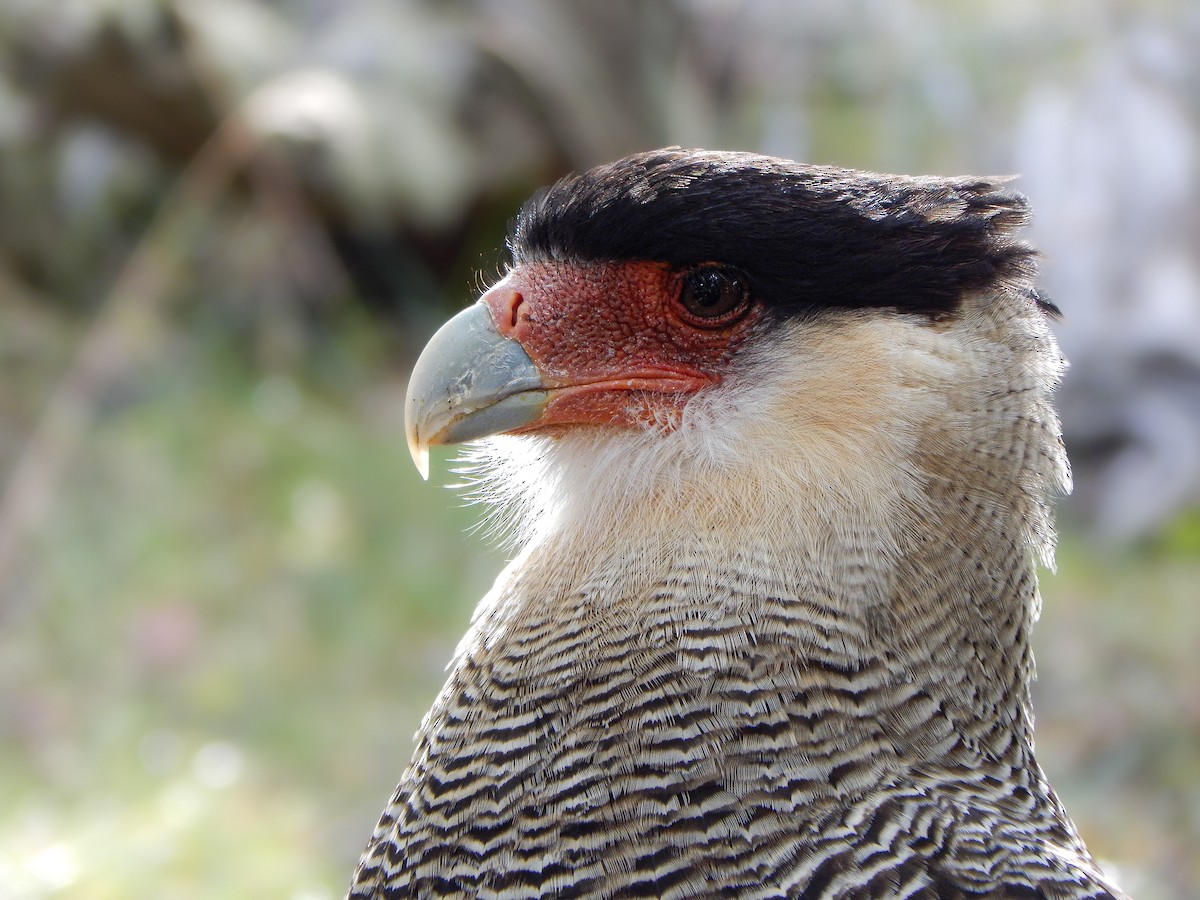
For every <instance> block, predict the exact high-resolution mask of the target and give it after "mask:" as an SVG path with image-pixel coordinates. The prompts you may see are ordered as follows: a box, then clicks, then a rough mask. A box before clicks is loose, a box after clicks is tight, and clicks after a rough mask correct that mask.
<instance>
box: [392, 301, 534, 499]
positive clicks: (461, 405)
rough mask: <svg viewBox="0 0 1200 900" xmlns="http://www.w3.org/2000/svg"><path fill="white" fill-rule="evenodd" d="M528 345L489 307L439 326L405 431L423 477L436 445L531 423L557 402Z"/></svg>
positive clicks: (412, 382)
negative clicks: (505, 330) (499, 326)
mask: <svg viewBox="0 0 1200 900" xmlns="http://www.w3.org/2000/svg"><path fill="white" fill-rule="evenodd" d="M549 390H550V389H549V387H548V386H547V385H546V383H545V380H544V379H543V377H542V374H541V372H539V371H538V369H537V366H535V365H534V363H533V360H532V359H530V358H529V354H528V353H526V352H525V348H524V347H522V346H521V345H520V344H519V343H517V342H516V341H514V340H511V339H509V338H506V337H504V336H503V335H501V334H500V333H499V332H498V331H497V330H496V327H495V325H494V323H493V322H492V314H491V311H490V310H489V309H488V307H487V305H486V304H484V303H482V302H480V303H476V304H475V305H474V306H471V307H468V308H467V309H464V310H463V311H462V312H460V313H459V314H458V315H456V316H455V317H454V318H453V319H451V320H450V321H449V322H447V323H446V324H445V325H443V326H442V327H441V328H440V329H438V331H437V333H436V334H434V336H433V337H432V338H430V340H429V343H428V344H426V345H425V349H424V350H422V351H421V355H420V357H418V359H417V363H416V365H415V366H413V371H412V376H411V378H410V379H409V382H408V396H407V398H406V399H405V402H404V430H405V434H406V436H407V437H408V451H409V453H411V454H412V458H413V462H414V463H416V466H417V471H419V472H420V473H421V477H422V478H424V479H426V480H428V479H429V447H430V445H431V444H457V443H459V442H461V441H470V440H474V439H475V438H481V437H486V436H488V435H490V434H500V433H502V432H506V431H512V430H514V429H516V428H520V427H521V426H522V425H528V424H530V423H531V422H534V421H536V420H537V419H538V418H539V417H541V415H542V413H543V412H544V411H545V409H546V405H547V404H548V403H549V402H550V393H549Z"/></svg>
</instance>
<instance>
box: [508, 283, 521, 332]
mask: <svg viewBox="0 0 1200 900" xmlns="http://www.w3.org/2000/svg"><path fill="white" fill-rule="evenodd" d="M524 305H525V298H524V297H523V296H522V295H521V292H520V291H513V292H512V293H511V294H510V295H509V297H508V327H509V328H516V327H517V322H518V321H520V318H521V307H522V306H524Z"/></svg>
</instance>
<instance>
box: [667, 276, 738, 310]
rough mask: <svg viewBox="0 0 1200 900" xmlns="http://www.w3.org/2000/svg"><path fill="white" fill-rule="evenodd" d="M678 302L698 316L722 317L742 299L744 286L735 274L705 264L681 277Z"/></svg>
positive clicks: (735, 307)
mask: <svg viewBox="0 0 1200 900" xmlns="http://www.w3.org/2000/svg"><path fill="white" fill-rule="evenodd" d="M679 299H680V302H681V303H682V304H683V307H684V309H686V310H687V311H688V312H689V313H691V314H692V315H694V316H698V317H699V318H702V319H717V318H722V317H725V316H727V315H729V314H730V313H732V312H734V311H736V310H738V309H739V308H740V307H741V306H742V305H743V304H744V303H745V300H746V287H745V285H744V284H743V283H742V280H741V278H740V277H739V276H738V274H737V273H735V272H731V271H729V270H728V269H723V268H718V267H715V266H709V267H705V268H701V269H695V270H693V271H691V272H689V273H688V274H687V275H686V276H685V277H684V280H683V290H682V292H681V294H680V298H679Z"/></svg>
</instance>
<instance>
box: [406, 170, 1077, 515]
mask: <svg viewBox="0 0 1200 900" xmlns="http://www.w3.org/2000/svg"><path fill="white" fill-rule="evenodd" d="M1026 216H1027V209H1026V206H1025V203H1024V200H1023V199H1022V198H1021V197H1020V196H1019V195H1016V194H1013V193H1011V192H1008V191H1005V190H1003V189H1002V188H1001V187H1000V186H999V185H998V182H997V180H995V179H981V178H915V177H903V176H890V175H877V174H869V173H862V172H855V171H851V170H845V169H838V168H833V167H825V166H809V165H803V164H798V163H795V162H790V161H786V160H780V159H775V158H771V157H765V156H759V155H754V154H748V153H733V152H709V151H694V150H683V149H679V148H670V149H665V150H658V151H652V152H647V153H642V154H637V155H634V156H630V157H627V158H625V159H622V160H619V161H617V162H614V163H611V164H608V165H604V166H600V167H598V168H595V169H592V170H590V171H588V172H585V173H583V174H581V175H574V176H570V177H568V178H565V179H563V180H561V181H559V182H558V183H557V184H555V185H553V186H552V187H550V188H549V189H547V190H544V191H543V192H541V193H539V194H537V195H535V196H534V197H533V198H532V199H531V200H529V201H528V202H527V203H526V204H525V206H524V207H523V208H522V209H521V211H520V213H519V215H518V216H517V218H516V221H515V224H514V226H513V229H512V232H511V234H510V237H509V249H510V252H511V255H512V265H511V267H510V269H509V270H508V272H507V274H506V275H505V276H504V277H503V278H502V279H501V280H500V281H499V282H498V283H496V284H495V285H494V286H492V287H491V288H490V289H489V290H488V291H487V292H486V293H484V295H483V296H482V297H481V298H480V299H479V301H478V302H477V303H476V304H475V305H473V306H471V307H470V308H468V309H466V310H464V311H463V312H461V313H459V314H458V315H457V316H456V317H454V318H453V319H451V320H450V321H449V322H448V323H447V324H446V325H445V326H444V327H443V328H442V329H441V330H440V331H439V332H438V333H437V334H436V335H435V336H434V337H433V338H432V339H431V341H430V342H429V344H428V346H427V347H426V349H425V350H424V352H423V353H422V354H421V357H420V358H419V360H418V362H417V364H416V366H415V368H414V370H413V374H412V378H411V381H410V385H409V393H408V399H407V405H406V416H405V418H406V428H407V434H408V441H409V447H410V450H411V452H412V455H413V458H414V460H415V461H416V463H417V466H418V468H419V469H420V470H421V472H422V475H424V476H427V473H428V447H429V445H431V444H444V443H457V442H462V441H471V440H474V439H477V438H482V437H487V436H492V435H519V436H524V437H525V438H526V439H527V440H526V442H525V443H526V446H534V447H536V448H537V449H536V453H535V454H534V456H533V457H532V459H534V460H535V462H537V463H538V464H544V463H545V461H546V459H548V458H551V457H556V458H557V459H558V461H559V463H562V461H563V460H564V459H567V458H568V457H569V459H570V460H571V462H570V463H569V464H565V463H564V465H568V466H569V467H570V468H572V473H571V474H570V476H564V475H562V474H561V473H560V476H559V477H558V479H557V481H558V483H559V484H561V483H563V482H564V481H572V482H573V483H575V484H579V483H582V482H588V481H589V479H590V483H591V484H592V495H593V499H594V500H595V501H596V502H601V501H602V500H603V498H604V497H605V496H609V497H611V496H618V495H620V496H626V495H631V494H633V495H636V494H639V493H643V492H645V491H646V490H660V489H662V488H663V485H664V484H667V483H669V484H673V485H676V486H678V485H680V484H682V483H685V482H686V483H687V484H689V485H691V486H692V487H695V486H696V485H697V484H700V485H701V486H703V485H705V484H716V483H722V482H723V479H722V473H725V472H729V471H736V472H737V478H736V479H734V480H733V481H731V482H729V484H732V485H733V487H729V486H728V484H727V486H726V489H725V493H723V494H713V493H712V492H711V491H709V492H707V493H705V491H703V490H702V491H701V492H700V494H701V495H702V496H703V497H704V498H705V501H704V502H705V503H706V504H708V505H712V504H713V503H715V504H717V505H718V506H721V507H723V508H726V509H728V508H730V507H737V506H739V505H740V506H742V507H744V508H745V514H746V515H747V516H751V517H753V516H756V515H757V516H761V515H762V512H763V506H762V502H761V501H762V497H763V495H764V492H765V493H766V494H771V495H776V494H779V493H780V491H784V492H786V491H787V490H791V489H794V488H796V487H797V486H801V487H803V486H805V485H807V486H809V487H810V488H811V489H812V490H814V491H818V492H821V493H823V494H824V495H825V496H827V497H829V496H831V497H835V498H836V497H839V496H840V497H846V498H857V500H856V501H855V502H858V503H860V504H861V503H864V502H867V503H875V504H881V506H880V508H879V509H877V510H875V513H872V514H878V515H880V516H884V517H887V516H890V515H892V514H893V513H894V512H895V507H896V506H897V505H898V504H899V505H906V506H910V507H911V506H913V505H914V504H919V502H920V500H919V496H918V495H919V494H920V484H919V482H921V481H922V480H923V479H927V478H928V477H930V475H929V472H928V471H925V470H924V469H922V468H921V467H922V465H924V466H925V469H928V468H929V466H933V467H934V468H938V467H941V468H942V469H943V470H945V471H943V472H941V475H942V476H945V477H953V475H954V473H953V472H950V471H949V469H952V468H954V467H955V466H958V465H961V457H963V455H964V454H965V455H967V456H970V453H971V451H972V450H973V449H979V448H982V447H984V445H986V444H988V443H989V442H990V441H992V440H993V438H994V437H995V435H989V434H986V433H985V432H987V431H988V430H989V429H990V430H992V431H997V432H1005V433H1004V434H1002V435H1001V436H1000V437H999V438H997V439H998V440H1001V441H1002V442H1003V443H1004V444H1005V446H1004V449H1003V454H1004V455H1006V456H1011V457H1012V464H1011V465H1010V466H1008V467H1007V468H1006V469H1005V471H1004V472H1003V473H1002V478H1007V479H1008V480H1010V481H1011V480H1018V481H1019V480H1020V479H1021V478H1022V477H1024V476H1023V474H1022V472H1023V469H1028V468H1029V467H1030V465H1031V461H1030V457H1029V455H1024V456H1022V455H1021V454H1016V455H1015V456H1013V455H1012V454H1010V453H1009V445H1010V444H1011V443H1012V441H1013V440H1014V438H1013V436H1012V435H1010V434H1008V433H1007V430H1008V425H1012V426H1013V427H1014V428H1019V427H1020V422H1021V421H1022V419H1023V418H1031V419H1033V420H1036V421H1037V422H1040V423H1042V424H1044V426H1045V427H1044V428H1043V431H1044V432H1045V434H1044V435H1043V437H1045V438H1046V439H1047V440H1048V441H1049V442H1050V444H1054V443H1055V442H1056V441H1057V422H1056V420H1055V419H1054V416H1053V413H1052V412H1051V411H1050V410H1049V407H1048V406H1046V405H1045V403H1046V396H1045V395H1046V393H1047V392H1048V391H1049V389H1050V387H1052V386H1053V384H1054V382H1055V381H1056V380H1057V378H1058V374H1059V371H1060V369H1061V361H1060V360H1059V358H1058V354H1057V351H1056V349H1055V347H1054V344H1053V339H1052V338H1051V337H1050V334H1049V331H1048V329H1047V327H1046V325H1045V323H1044V321H1043V320H1044V318H1045V313H1047V312H1053V311H1054V310H1053V307H1052V306H1050V305H1049V304H1048V303H1046V302H1045V301H1043V300H1042V299H1041V298H1040V297H1039V296H1038V294H1037V293H1036V292H1035V290H1034V289H1033V287H1032V276H1033V273H1034V270H1035V253H1034V251H1033V249H1032V248H1031V247H1030V246H1029V245H1027V244H1025V243H1023V242H1022V241H1020V240H1019V239H1018V238H1017V237H1016V235H1015V232H1016V231H1017V229H1018V228H1019V226H1020V225H1022V224H1023V223H1024V221H1025V219H1026ZM1013 396H1018V397H1020V396H1025V399H1026V400H1028V403H1026V402H1025V401H1021V402H1015V403H1009V404H1008V405H1007V406H1005V405H1004V403H1001V402H1000V401H998V400H997V399H996V398H1011V397H1013ZM1001 406H1003V407H1004V408H1003V409H1001V408H1000V407H1001ZM1035 407H1036V408H1035ZM989 415H992V416H994V417H996V418H995V421H985V420H986V417H987V416H989ZM1005 417H1006V418H1005ZM1001 419H1004V421H1001ZM1016 440H1017V441H1018V442H1019V441H1020V440H1024V439H1023V438H1017V439H1016ZM531 442H532V443H531ZM564 448H569V452H564ZM960 451H961V452H960ZM988 453H991V454H992V455H993V456H995V455H998V452H993V451H990V450H987V449H984V454H985V455H986V454H988ZM1044 455H1045V457H1046V458H1045V460H1043V461H1042V462H1038V461H1037V460H1036V459H1035V460H1034V461H1033V465H1034V466H1035V467H1040V468H1039V470H1038V471H1037V472H1035V473H1034V474H1033V475H1031V476H1029V477H1027V478H1026V479H1025V480H1026V482H1028V484H1027V487H1028V488H1029V490H1028V493H1029V495H1030V497H1031V498H1032V499H1031V503H1033V504H1034V505H1035V506H1039V508H1040V504H1041V497H1040V495H1041V494H1042V493H1044V486H1045V483H1048V482H1055V481H1057V482H1064V481H1065V478H1066V475H1065V460H1063V459H1062V458H1061V454H1056V452H1055V451H1053V449H1049V450H1046V452H1045V454H1044ZM918 456H919V457H921V460H917V457H918ZM1035 456H1036V454H1035ZM530 459H531V458H530V457H526V459H525V462H524V463H523V464H522V465H524V466H525V467H526V468H528V467H529V466H531V465H533V463H531V462H530ZM507 468H508V469H509V470H510V471H509V475H508V477H509V478H510V479H511V478H513V477H516V478H517V479H518V480H521V476H520V475H519V474H518V475H516V476H514V475H513V473H512V471H511V470H512V469H513V468H514V466H511V465H510V466H508V467H507ZM515 468H518V469H519V468H521V465H517V466H515ZM918 470H920V471H918ZM601 475H603V477H601ZM545 476H546V472H545V471H544V469H543V470H542V471H541V472H540V475H539V478H541V479H542V480H545ZM622 478H623V479H624V482H623V483H619V482H620V479H622ZM533 480H537V479H535V478H534V477H533V476H532V475H530V477H528V478H525V479H524V480H523V483H525V484H528V483H529V482H531V481H533ZM551 480H554V479H551ZM752 485H757V486H758V488H757V489H752V488H751V487H748V486H752ZM889 485H890V487H889ZM981 490H983V489H982V488H981ZM881 498H882V499H881ZM583 505H584V506H588V505H589V504H583ZM835 505H836V504H835ZM1047 527H1048V526H1047Z"/></svg>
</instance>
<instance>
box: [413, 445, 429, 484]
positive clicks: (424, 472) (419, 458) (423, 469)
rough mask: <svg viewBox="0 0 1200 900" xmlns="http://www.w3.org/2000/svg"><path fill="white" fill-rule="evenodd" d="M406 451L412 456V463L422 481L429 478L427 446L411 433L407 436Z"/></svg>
mask: <svg viewBox="0 0 1200 900" xmlns="http://www.w3.org/2000/svg"><path fill="white" fill-rule="evenodd" d="M408 452H409V455H410V456H412V461H413V465H415V466H416V467H417V472H418V473H420V475H421V480H422V481H428V480H429V446H428V445H427V444H422V443H420V442H419V441H418V440H416V439H415V438H414V437H412V436H411V435H410V436H409V438H408Z"/></svg>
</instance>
